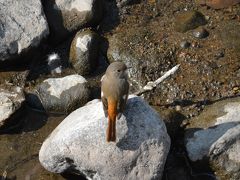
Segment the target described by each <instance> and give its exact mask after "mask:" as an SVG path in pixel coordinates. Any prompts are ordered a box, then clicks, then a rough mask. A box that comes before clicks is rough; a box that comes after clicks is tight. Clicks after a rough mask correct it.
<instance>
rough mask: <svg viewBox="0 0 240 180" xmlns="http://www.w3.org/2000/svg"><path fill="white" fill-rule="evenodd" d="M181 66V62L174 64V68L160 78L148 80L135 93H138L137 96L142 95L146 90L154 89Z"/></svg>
mask: <svg viewBox="0 0 240 180" xmlns="http://www.w3.org/2000/svg"><path fill="white" fill-rule="evenodd" d="M179 66H180V64H178V65H176V66H174V67H173V68H172V69H170V70H169V71H167V72H166V73H165V74H164V75H163V76H162V77H160V78H158V79H157V80H156V81H150V82H148V83H147V85H146V86H144V87H143V88H142V89H140V90H139V91H137V92H135V93H134V94H135V95H137V96H140V95H142V94H143V93H145V92H149V91H151V90H153V89H154V88H155V87H156V86H157V85H158V84H160V83H161V82H163V81H164V80H165V79H167V78H168V77H169V76H170V75H172V74H174V73H175V72H176V71H177V70H178V68H179Z"/></svg>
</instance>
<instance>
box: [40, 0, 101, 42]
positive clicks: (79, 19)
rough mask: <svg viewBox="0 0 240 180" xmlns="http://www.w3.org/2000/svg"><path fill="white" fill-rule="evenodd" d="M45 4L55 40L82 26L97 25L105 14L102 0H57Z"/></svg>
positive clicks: (59, 39) (57, 40)
mask: <svg viewBox="0 0 240 180" xmlns="http://www.w3.org/2000/svg"><path fill="white" fill-rule="evenodd" d="M43 4H44V10H45V13H46V16H47V19H48V23H49V27H50V31H51V36H52V39H54V41H55V42H60V41H61V40H63V39H64V38H66V37H67V36H68V35H69V33H71V32H74V31H76V30H79V29H80V28H82V27H85V26H94V25H97V24H98V23H99V21H100V20H101V18H102V15H103V2H102V0H72V1H67V0H56V1H45V2H44V3H43Z"/></svg>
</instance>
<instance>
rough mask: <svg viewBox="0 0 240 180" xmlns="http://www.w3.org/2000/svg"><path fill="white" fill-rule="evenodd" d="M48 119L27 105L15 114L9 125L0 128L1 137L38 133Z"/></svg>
mask: <svg viewBox="0 0 240 180" xmlns="http://www.w3.org/2000/svg"><path fill="white" fill-rule="evenodd" d="M16 115H17V116H16ZM47 119H48V115H47V114H46V113H44V112H38V111H34V110H32V109H30V108H29V107H28V106H27V105H26V104H25V106H23V107H22V108H21V109H19V110H18V112H17V113H15V114H14V117H12V119H11V121H9V123H7V124H6V125H4V126H2V127H1V128H0V135H1V134H21V133H23V132H30V131H36V130H38V129H40V128H41V127H43V126H44V125H45V124H46V122H47Z"/></svg>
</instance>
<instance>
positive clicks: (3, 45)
mask: <svg viewBox="0 0 240 180" xmlns="http://www.w3.org/2000/svg"><path fill="white" fill-rule="evenodd" d="M48 34H49V29H48V24H47V21H46V19H45V15H44V12H43V9H42V5H41V1H40V0H36V1H28V0H22V1H13V0H4V1H1V2H0V61H4V60H8V59H12V58H14V57H15V56H17V55H19V54H22V53H23V52H26V51H27V50H29V49H31V48H32V47H36V46H37V45H38V44H39V43H40V41H41V40H42V39H43V38H44V37H46V36H47V35H48Z"/></svg>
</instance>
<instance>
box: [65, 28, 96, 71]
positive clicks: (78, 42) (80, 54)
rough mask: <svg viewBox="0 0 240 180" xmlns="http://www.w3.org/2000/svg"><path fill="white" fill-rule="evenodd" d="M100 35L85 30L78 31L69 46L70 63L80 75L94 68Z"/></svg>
mask: <svg viewBox="0 0 240 180" xmlns="http://www.w3.org/2000/svg"><path fill="white" fill-rule="evenodd" d="M99 50H100V37H99V35H98V34H97V33H95V32H93V31H90V30H87V31H84V32H78V33H77V34H76V35H75V38H74V39H73V41H72V44H71V48H70V57H69V60H70V63H71V64H72V65H73V67H74V69H75V70H76V71H77V73H78V74H80V75H86V74H90V73H91V72H92V71H94V68H95V69H96V66H97V64H98V58H99Z"/></svg>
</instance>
